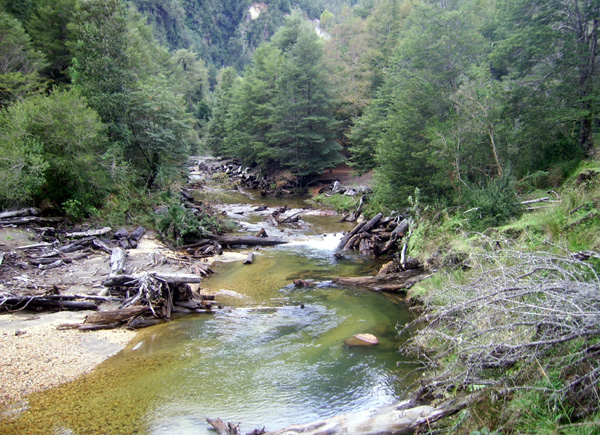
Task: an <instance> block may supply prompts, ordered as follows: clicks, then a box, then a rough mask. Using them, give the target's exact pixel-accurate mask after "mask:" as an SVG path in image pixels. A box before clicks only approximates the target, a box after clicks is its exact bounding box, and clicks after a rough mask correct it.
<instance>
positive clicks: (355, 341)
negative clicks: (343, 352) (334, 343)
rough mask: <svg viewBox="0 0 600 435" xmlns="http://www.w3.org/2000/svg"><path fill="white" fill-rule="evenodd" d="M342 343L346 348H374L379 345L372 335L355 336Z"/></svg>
mask: <svg viewBox="0 0 600 435" xmlns="http://www.w3.org/2000/svg"><path fill="white" fill-rule="evenodd" d="M344 343H346V346H349V347H353V346H375V345H377V344H379V340H378V339H377V337H375V336H374V335H373V334H356V335H355V336H354V337H352V338H349V339H348V340H346V341H345V342H344Z"/></svg>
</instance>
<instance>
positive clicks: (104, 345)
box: [0, 311, 136, 408]
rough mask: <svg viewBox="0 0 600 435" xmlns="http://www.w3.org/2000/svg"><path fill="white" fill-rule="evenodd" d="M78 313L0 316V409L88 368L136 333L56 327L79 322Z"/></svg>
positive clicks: (116, 350) (82, 372)
mask: <svg viewBox="0 0 600 435" xmlns="http://www.w3.org/2000/svg"><path fill="white" fill-rule="evenodd" d="M84 317H85V313H83V312H77V313H74V312H66V311H63V312H57V313H51V314H37V315H36V314H4V315H2V316H0V379H2V382H1V383H0V408H2V407H4V406H6V405H7V404H9V403H11V402H15V401H18V400H20V399H22V398H23V397H24V396H26V395H27V394H30V393H33V392H36V391H41V390H45V389H47V388H51V387H55V386H57V385H60V384H62V383H65V382H69V381H71V380H73V379H75V378H77V377H78V376H81V375H83V374H85V373H88V372H90V371H91V370H92V369H93V368H94V367H95V366H96V365H98V364H99V363H101V362H102V361H104V360H105V359H107V358H109V357H110V356H112V355H114V354H116V353H117V352H119V351H120V350H121V349H123V348H124V347H125V346H126V345H127V343H128V342H129V341H130V340H131V339H133V337H135V334H136V333H135V331H130V330H126V329H115V330H105V331H77V330H66V331H60V330H57V329H56V327H57V326H58V325H60V324H61V323H80V322H82V321H83V318H84Z"/></svg>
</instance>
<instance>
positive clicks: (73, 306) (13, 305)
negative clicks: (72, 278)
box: [0, 295, 98, 311]
mask: <svg viewBox="0 0 600 435" xmlns="http://www.w3.org/2000/svg"><path fill="white" fill-rule="evenodd" d="M37 308H50V309H61V310H74V311H81V310H94V311H95V310H97V309H98V306H97V305H96V304H94V303H93V302H85V301H73V300H64V299H56V298H55V297H52V296H49V297H47V296H12V295H11V296H8V297H5V298H3V299H0V310H6V311H16V310H25V309H37Z"/></svg>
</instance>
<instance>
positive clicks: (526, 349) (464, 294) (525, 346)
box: [407, 250, 600, 411]
mask: <svg viewBox="0 0 600 435" xmlns="http://www.w3.org/2000/svg"><path fill="white" fill-rule="evenodd" d="M480 260H481V261H480V262H479V265H480V266H479V268H480V269H479V270H477V271H476V276H475V278H474V279H473V280H472V281H470V282H469V283H468V284H464V285H460V284H454V285H452V284H450V285H447V286H444V288H440V289H437V290H436V292H435V294H434V295H432V296H431V297H430V299H429V300H427V301H426V303H427V306H428V308H427V312H426V313H425V314H424V315H423V316H422V317H421V318H420V319H418V320H416V321H415V322H413V324H411V325H409V326H408V327H407V329H408V328H410V329H414V326H415V324H416V323H417V322H419V323H420V322H422V323H423V324H424V326H423V327H422V328H421V329H420V330H419V331H418V332H416V334H415V335H414V337H413V338H412V339H411V340H410V341H409V348H410V349H411V350H413V351H415V350H416V351H418V352H420V353H423V349H428V350H431V349H435V351H434V353H433V354H431V353H430V354H427V355H423V356H424V358H425V360H426V361H428V363H427V366H428V368H431V369H434V372H435V373H436V374H435V376H434V379H433V382H432V383H430V384H429V387H428V388H431V389H438V390H439V389H441V390H447V389H454V388H457V387H458V388H466V387H471V388H472V387H473V386H485V385H488V386H489V385H496V386H498V387H501V388H504V389H507V390H508V391H510V390H513V389H518V388H522V387H524V386H525V385H526V382H527V381H528V379H526V373H525V371H526V370H527V367H531V364H528V363H533V364H535V365H536V367H538V368H539V369H540V370H541V373H542V375H543V376H544V378H546V380H549V379H548V373H549V372H551V371H552V372H554V373H557V372H558V373H559V377H560V378H561V379H562V380H563V381H562V382H561V386H560V387H559V388H558V390H559V391H558V393H559V394H561V395H562V397H569V398H570V399H571V400H575V401H576V402H578V403H579V404H580V405H582V404H585V405H587V406H586V407H585V408H586V409H587V410H588V411H594V410H595V409H597V408H598V404H599V403H600V401H599V399H600V385H599V384H600V279H599V278H598V275H597V273H596V271H595V270H594V268H593V266H592V265H590V264H588V263H585V262H582V261H579V260H577V259H575V258H573V257H572V256H567V255H564V256H563V255H555V254H550V253H545V252H535V253H524V252H518V251H514V250H501V251H498V252H496V253H492V254H486V255H483V256H482V258H481V259H480ZM542 366H544V367H542ZM507 369H512V370H510V371H509V370H507ZM509 373H510V374H509ZM520 375H525V377H524V376H520ZM553 391H554V392H555V393H556V389H554V390H553ZM584 402H585V403H584Z"/></svg>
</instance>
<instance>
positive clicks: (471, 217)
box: [462, 176, 523, 231]
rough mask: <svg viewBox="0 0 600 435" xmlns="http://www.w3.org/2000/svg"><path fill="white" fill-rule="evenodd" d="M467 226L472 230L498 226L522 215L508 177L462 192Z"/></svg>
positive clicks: (490, 180)
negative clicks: (466, 210)
mask: <svg viewBox="0 0 600 435" xmlns="http://www.w3.org/2000/svg"><path fill="white" fill-rule="evenodd" d="M462 200H463V203H464V205H465V206H466V207H467V208H468V209H471V210H469V212H468V213H467V219H468V222H469V225H470V226H471V228H472V229H474V230H478V231H481V230H484V229H486V228H489V227H492V226H500V225H504V224H505V223H507V222H508V221H509V220H510V219H512V218H518V217H520V216H521V215H522V214H523V206H522V205H521V203H520V202H519V200H518V198H517V193H516V190H515V182H514V180H513V178H512V177H510V176H503V177H496V178H492V179H489V180H488V181H487V183H485V185H476V186H472V187H471V188H470V189H467V190H465V191H464V192H463V195H462Z"/></svg>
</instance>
